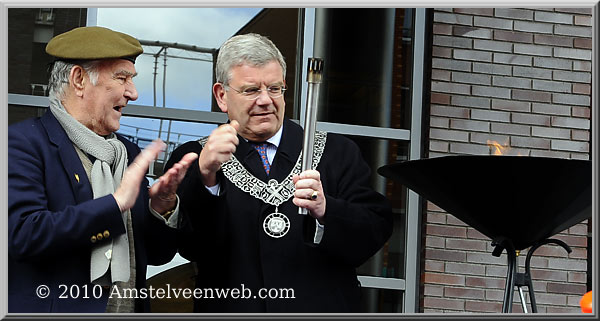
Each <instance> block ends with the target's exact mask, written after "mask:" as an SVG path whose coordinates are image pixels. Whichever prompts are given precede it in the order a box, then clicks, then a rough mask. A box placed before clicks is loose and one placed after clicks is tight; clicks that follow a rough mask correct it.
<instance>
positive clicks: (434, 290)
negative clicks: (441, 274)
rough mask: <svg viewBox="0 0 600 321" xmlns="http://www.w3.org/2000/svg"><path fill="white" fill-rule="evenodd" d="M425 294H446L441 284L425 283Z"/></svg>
mask: <svg viewBox="0 0 600 321" xmlns="http://www.w3.org/2000/svg"><path fill="white" fill-rule="evenodd" d="M423 294H424V295H425V296H444V287H443V286H440V285H432V284H425V286H423Z"/></svg>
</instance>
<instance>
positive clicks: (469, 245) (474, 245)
mask: <svg viewBox="0 0 600 321" xmlns="http://www.w3.org/2000/svg"><path fill="white" fill-rule="evenodd" d="M486 243H487V242H485V241H483V240H457V239H446V248H447V249H454V250H479V251H485V250H486V249H487V246H486Z"/></svg>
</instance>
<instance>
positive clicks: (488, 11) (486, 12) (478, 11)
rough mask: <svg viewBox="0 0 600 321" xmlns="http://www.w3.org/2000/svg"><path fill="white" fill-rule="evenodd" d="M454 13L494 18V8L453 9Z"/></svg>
mask: <svg viewBox="0 0 600 321" xmlns="http://www.w3.org/2000/svg"><path fill="white" fill-rule="evenodd" d="M454 13H464V14H472V15H477V16H488V17H492V16H494V8H454Z"/></svg>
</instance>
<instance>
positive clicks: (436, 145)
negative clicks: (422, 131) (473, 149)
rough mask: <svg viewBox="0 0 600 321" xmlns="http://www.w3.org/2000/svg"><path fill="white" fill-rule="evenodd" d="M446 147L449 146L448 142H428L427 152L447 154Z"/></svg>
mask: <svg viewBox="0 0 600 321" xmlns="http://www.w3.org/2000/svg"><path fill="white" fill-rule="evenodd" d="M448 146H450V144H449V143H448V142H440V141H436V140H432V141H430V142H429V150H430V151H434V152H440V153H448V149H449V147H448Z"/></svg>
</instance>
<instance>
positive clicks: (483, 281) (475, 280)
mask: <svg viewBox="0 0 600 321" xmlns="http://www.w3.org/2000/svg"><path fill="white" fill-rule="evenodd" d="M505 283H506V280H505V279H495V278H489V277H477V276H467V277H466V278H465V285H466V286H473V287H479V288H487V289H504V285H505Z"/></svg>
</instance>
